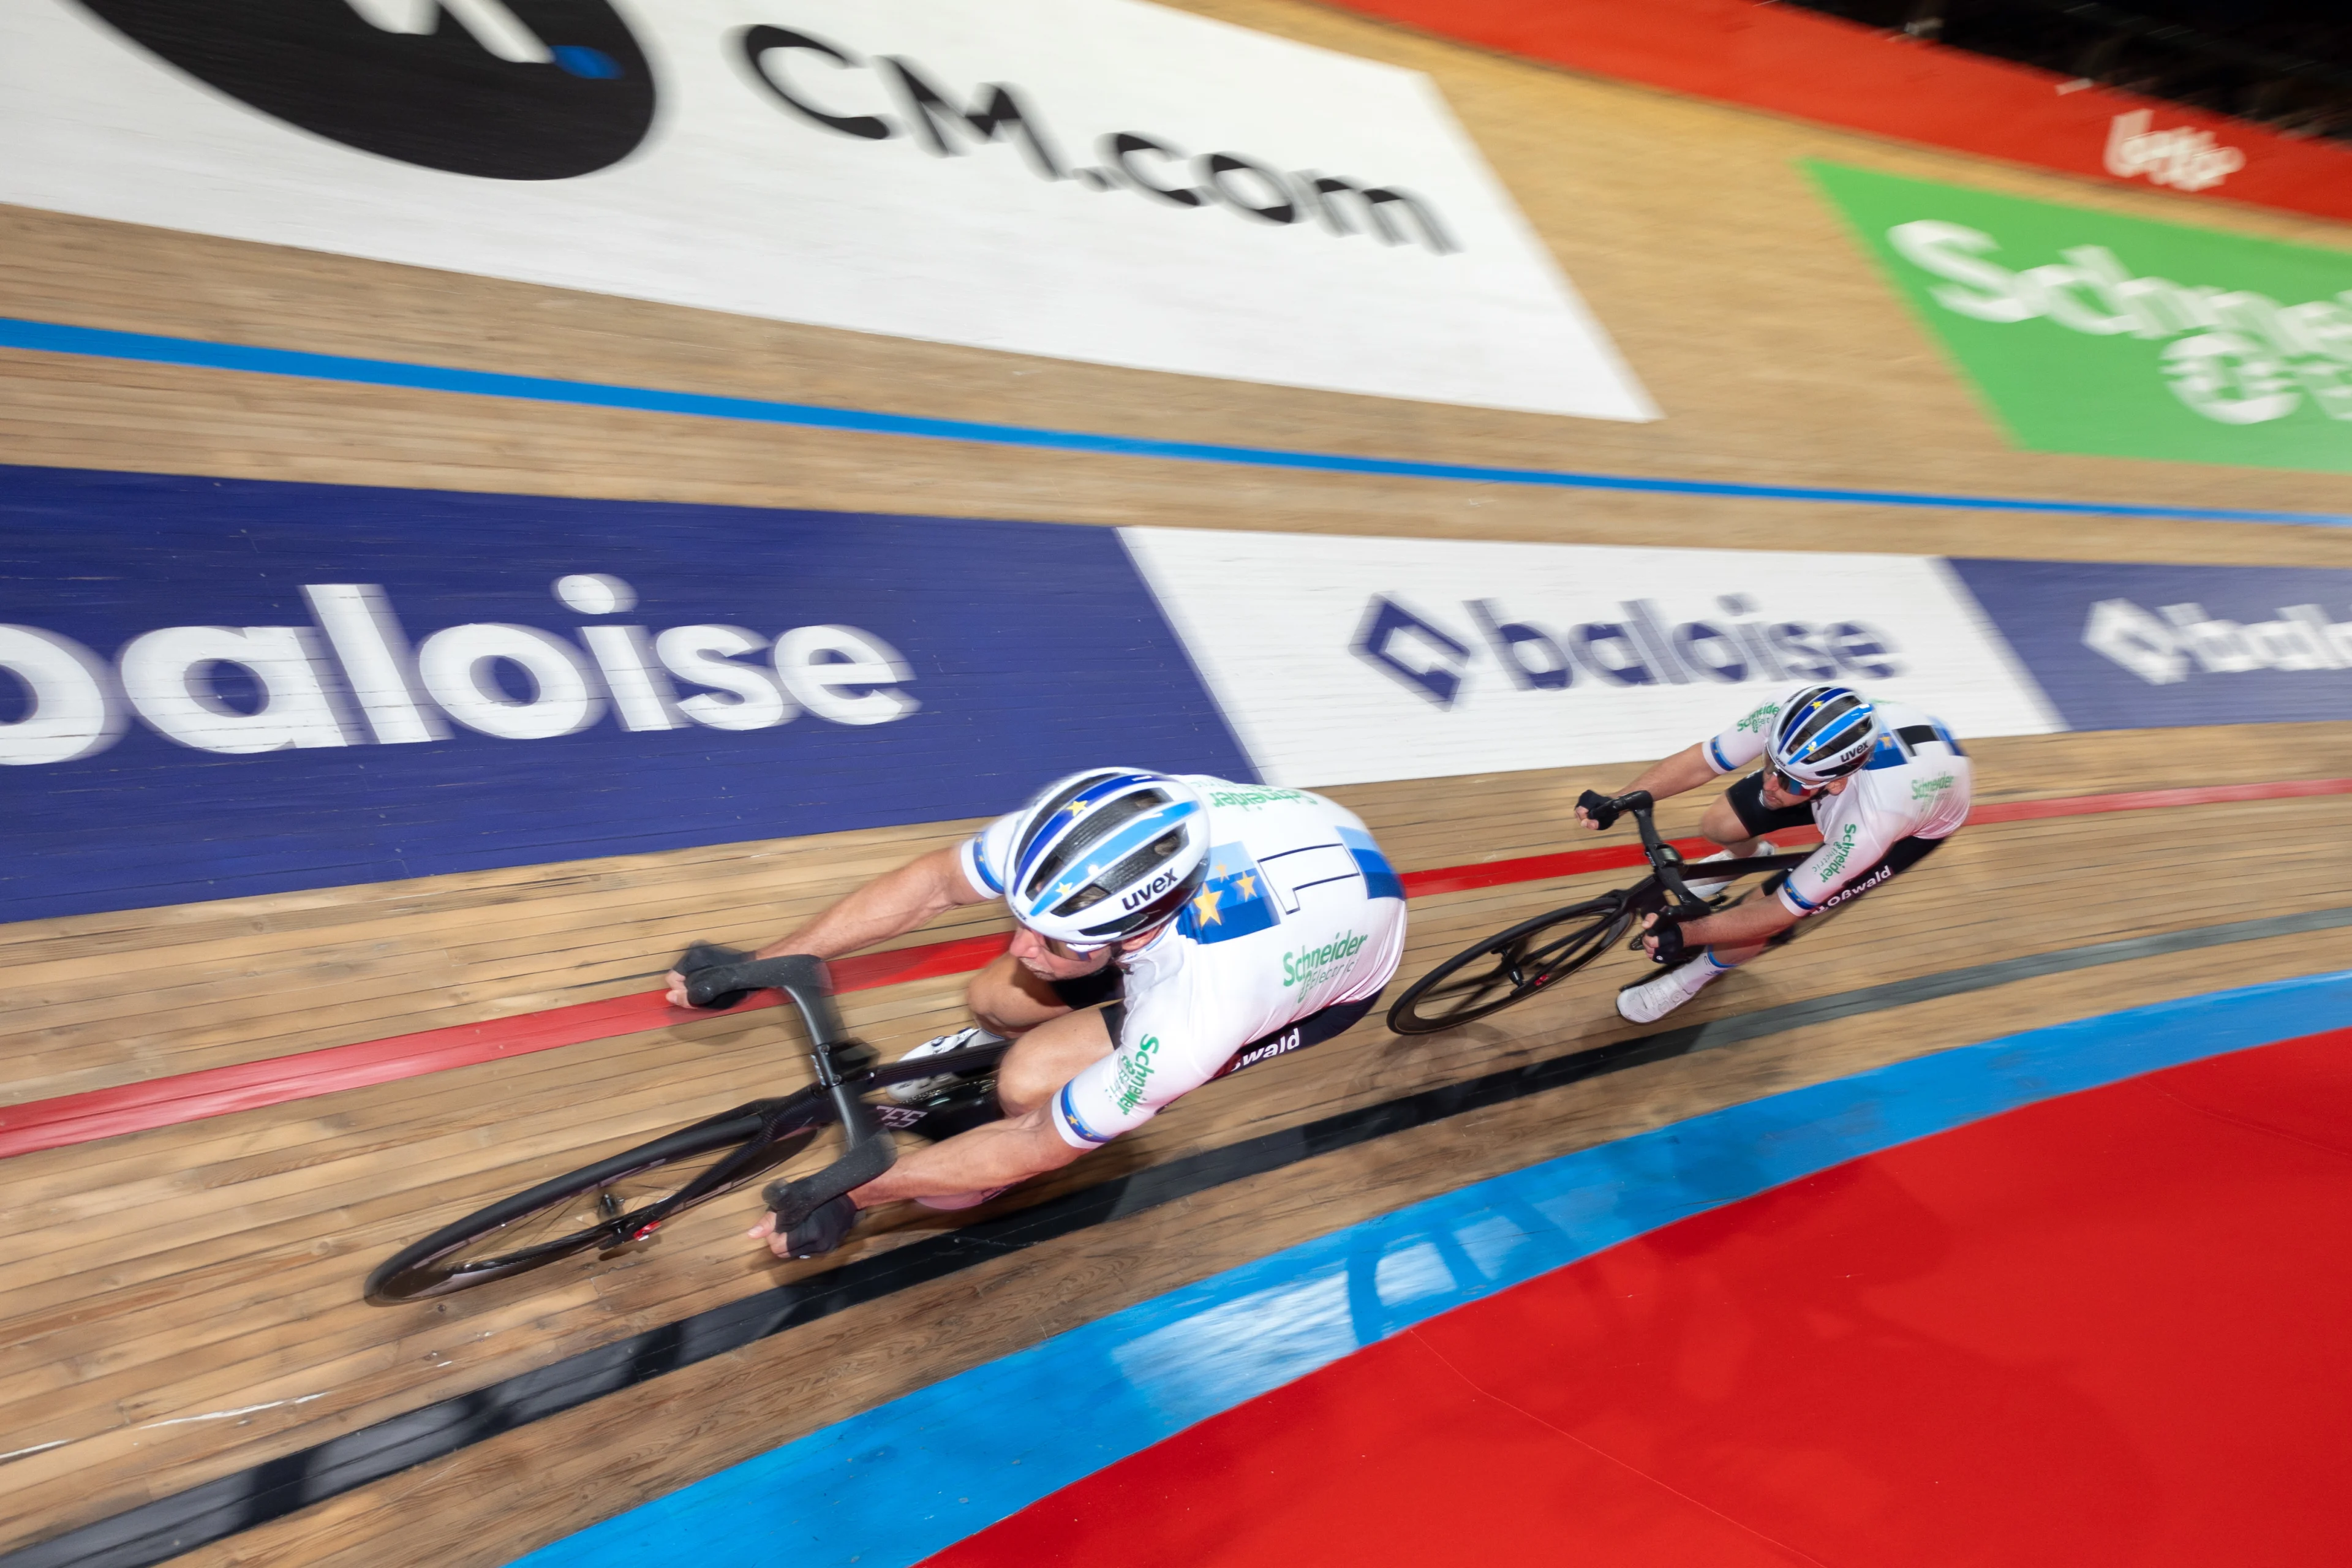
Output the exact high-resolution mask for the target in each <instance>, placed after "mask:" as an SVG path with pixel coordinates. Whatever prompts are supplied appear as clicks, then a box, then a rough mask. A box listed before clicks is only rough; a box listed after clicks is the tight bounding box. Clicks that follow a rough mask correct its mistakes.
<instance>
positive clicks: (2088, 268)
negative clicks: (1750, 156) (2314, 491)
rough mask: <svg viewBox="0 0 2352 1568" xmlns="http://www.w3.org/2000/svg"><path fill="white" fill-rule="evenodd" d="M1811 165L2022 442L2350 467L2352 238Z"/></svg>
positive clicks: (2136, 454)
mask: <svg viewBox="0 0 2352 1568" xmlns="http://www.w3.org/2000/svg"><path fill="white" fill-rule="evenodd" d="M1808 167H1809V169H1810V170H1811V174H1812V175H1813V178H1814V179H1816V180H1817V181H1819V182H1820V183H1821V185H1822V189H1824V190H1825V191H1827V192H1828V193H1829V195H1830V198H1831V199H1832V201H1834V202H1835V203H1836V204H1837V205H1838V206H1839V207H1840V208H1842V209H1843V211H1844V213H1845V216H1846V218H1847V220H1848V221H1849V222H1851V223H1852V224H1853V226H1854V227H1855V228H1856V229H1857V230H1859V231H1860V233H1861V235H1862V238H1863V241H1864V244H1866V245H1867V246H1869V247H1870V249H1871V251H1872V253H1873V254H1874V255H1875V256H1876V257H1877V258H1878V259H1879V261H1880V262H1881V263H1882V264H1883V265H1884V266H1885V268H1886V269H1887V271H1888V272H1890V273H1892V274H1893V275H1894V278H1895V283H1896V285H1897V286H1898V287H1899V288H1900V289H1902V290H1903V292H1904V295H1905V296H1906V298H1907V299H1909V300H1910V301H1911V303H1912V305H1913V306H1914V307H1915V308H1916V310H1918V311H1919V313H1920V314H1921V315H1922V316H1924V317H1926V318H1927V323H1928V325H1929V326H1930V327H1932V328H1933V329H1934V330H1935V331H1936V333H1937V335H1938V336H1939V337H1941V338H1942V339H1943V340H1944V343H1945V345H1946V346H1947V347H1948V348H1949V349H1950V350H1951V352H1952V354H1953V357H1955V358H1956V359H1958V361H1959V362H1960V365H1961V368H1962V369H1964V370H1965V371H1966V372H1967V373H1968V374H1969V376H1971V377H1972V378H1974V380H1975V381H1976V384H1977V385H1978V387H1979V389H1980V390H1981V391H1982V392H1983V393H1984V395H1985V396H1986V398H1987V399H1988V400H1989V401H1990V403H1991V404H1992V405H1993V407H1994V409H1995V410H1996V411H1998V413H1999V414H2000V418H2001V419H2002V420H2003V421H2004V422H2005V423H2006V424H2007V425H2008V426H2009V428H2010V430H2011V434H2013V435H2014V436H2015V437H2016V438H2017V441H2018V443H2019V444H2020V445H2021V446H2024V447H2032V448H2033V449H2034V450H2037V451H2042V452H2088V453H2095V454H2098V455H2100V456H2103V457H2115V458H2186V459H2189V460H2191V461H2196V462H2206V463H2238V464H2242V465H2245V466H2247V467H2251V468H2317V469H2322V470H2326V471H2329V472H2335V473H2352V252H2346V251H2335V250H2316V249H2313V248H2310V247H2305V246H2297V245H2281V244H2278V243H2275V242H2274V241H2271V240H2263V239H2247V238H2243V237H2240V236H2237V235H2232V234H2223V233H2221V232H2218V231H2216V230H2213V229H2206V228H2188V227H2182V226H2177V225H2173V224H2168V223H2150V222H2148V221H2147V220H2145V219H2142V218H2127V217H2116V216H2112V215H2110V214H2107V213H2103V212H2094V211H2091V210H2089V209H2087V208H2084V207H2071V206H2061V205H2057V204H2055V203H2052V202H2030V201H2022V200H2020V199H2018V198H2017V197H2014V196H1997V195H1988V194H1987V193H1985V192H1982V191H1974V190H1969V189H1967V188H1965V187H1962V186H1959V185H1945V184H1935V183H1932V182H1930V181H1927V180H1906V179H1901V178H1897V177H1896V176H1895V175H1892V174H1874V173H1873V172H1871V171H1868V170H1864V169H1852V168H1847V167H1845V166H1843V164H1837V163H1819V162H1809V163H1808Z"/></svg>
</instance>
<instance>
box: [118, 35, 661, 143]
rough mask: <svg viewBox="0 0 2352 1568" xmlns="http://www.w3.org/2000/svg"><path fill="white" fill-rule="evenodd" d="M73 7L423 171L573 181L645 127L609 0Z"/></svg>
mask: <svg viewBox="0 0 2352 1568" xmlns="http://www.w3.org/2000/svg"><path fill="white" fill-rule="evenodd" d="M81 4H82V5H84V6H85V7H87V8H88V9H89V10H90V11H92V12H94V13H96V14H97V15H98V16H100V17H102V18H103V19H104V20H105V21H106V22H108V23H109V24H110V25H111V26H114V27H116V28H118V29H119V30H121V32H123V33H125V34H128V35H129V36H130V37H131V38H133V39H135V40H137V41H138V42H139V43H141V44H143V45H145V46H146V47H148V48H150V49H152V50H153V51H154V52H155V53H156V54H159V55H161V56H163V58H165V59H167V60H169V61H171V62H172V64H173V65H175V66H177V67H179V68H181V69H182V70H184V71H186V72H187V73H188V74H189V75H191V76H194V77H195V78H197V79H199V80H201V81H203V82H205V83H206V84H207V85H209V86H211V87H214V88H217V89H219V90H221V91H222V92H225V93H227V94H229V95H230V96H231V97H233V98H236V99H239V100H243V101H244V102H246V103H247V104H249V105H251V106H252V107H253V108H255V109H257V110H261V111H262V112H263V113H265V114H269V115H274V116H276V117H277V118H278V119H279V120H283V121H287V122H288V123H289V124H291V125H299V126H300V127H301V128H302V129H303V130H305V131H309V132H315V133H317V134H318V135H320V136H325V137H329V138H331V139H332V140H334V141H337V142H341V143H343V144H344V145H345V146H347V147H357V148H359V149H360V150H361V151H362V152H367V153H381V154H382V155H383V156H384V157H387V158H397V159H399V160H400V161H401V162H403V163H418V164H422V165H423V166H424V167H425V168H428V169H446V170H447V171H449V172H450V173H451V174H478V175H481V176H483V177H485V178H487V179H493V180H568V179H572V178H573V177H574V176H576V175H580V174H593V173H594V172H595V171H596V170H598V169H602V168H605V167H607V166H608V165H611V164H613V163H619V162H620V161H621V160H622V159H623V158H625V157H627V156H628V155H629V153H631V152H633V151H634V150H635V148H636V145H637V143H639V142H643V141H644V140H645V137H646V131H647V130H649V129H650V128H651V127H652V125H653V119H654V79H653V71H652V70H651V68H649V67H648V66H647V65H646V57H645V53H644V51H643V50H641V49H639V48H638V47H637V41H636V39H635V37H631V36H630V33H629V28H628V25H627V24H626V23H625V22H624V21H622V20H621V17H620V15H619V13H617V12H616V11H614V9H613V7H612V5H610V4H608V3H607V0H204V3H201V4H192V3H191V0H81Z"/></svg>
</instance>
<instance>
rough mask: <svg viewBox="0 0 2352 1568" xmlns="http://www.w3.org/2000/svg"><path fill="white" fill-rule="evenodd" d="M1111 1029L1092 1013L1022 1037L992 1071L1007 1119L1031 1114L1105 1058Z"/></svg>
mask: <svg viewBox="0 0 2352 1568" xmlns="http://www.w3.org/2000/svg"><path fill="white" fill-rule="evenodd" d="M1113 1043H1114V1042H1113V1041H1112V1039H1111V1037H1110V1029H1109V1027H1108V1025H1106V1024H1105V1022H1104V1021H1103V1016H1102V1014H1101V1013H1100V1012H1099V1011H1098V1010H1096V1009H1091V1008H1089V1009H1087V1010H1086V1011H1084V1012H1078V1013H1070V1014H1066V1015H1065V1016H1062V1017H1059V1018H1055V1019H1054V1020H1052V1021H1051V1022H1050V1023H1047V1024H1045V1025H1042V1026H1039V1027H1037V1028H1035V1029H1033V1030H1031V1031H1030V1032H1029V1033H1028V1034H1025V1035H1024V1036H1022V1037H1021V1043H1020V1044H1018V1045H1016V1046H1014V1047H1013V1048H1012V1049H1011V1050H1009V1051H1007V1052H1006V1053H1005V1054H1004V1061H1003V1065H1002V1066H1000V1067H999V1068H997V1069H996V1098H997V1100H998V1101H999V1102H1000V1103H1002V1104H1003V1107H1004V1109H1005V1110H1006V1111H1007V1113H1009V1114H1011V1115H1015V1116H1018V1115H1021V1114H1024V1112H1027V1111H1029V1110H1034V1109H1035V1108H1037V1107H1038V1106H1041V1105H1043V1104H1045V1102H1046V1101H1047V1100H1051V1099H1053V1098H1054V1096H1055V1094H1057V1093H1059V1092H1060V1090H1061V1088H1062V1086H1063V1085H1064V1084H1066V1083H1067V1082H1069V1081H1070V1080H1071V1079H1074V1078H1076V1077H1077V1076H1078V1074H1080V1073H1082V1072H1084V1071H1086V1070H1087V1068H1090V1067H1092V1066H1094V1064H1095V1063H1097V1062H1098V1061H1100V1060H1102V1058H1105V1057H1107V1056H1108V1055H1110V1053H1111V1047H1112V1045H1113Z"/></svg>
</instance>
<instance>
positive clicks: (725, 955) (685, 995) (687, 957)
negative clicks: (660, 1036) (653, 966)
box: [662, 942, 751, 1010]
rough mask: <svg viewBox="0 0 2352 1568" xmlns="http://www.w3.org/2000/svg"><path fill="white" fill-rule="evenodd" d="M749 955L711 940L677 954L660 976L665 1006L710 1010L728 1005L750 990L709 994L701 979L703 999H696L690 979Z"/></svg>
mask: <svg viewBox="0 0 2352 1568" xmlns="http://www.w3.org/2000/svg"><path fill="white" fill-rule="evenodd" d="M750 957H751V954H750V953H748V952H737V951H736V950H735V949H734V948H731V947H720V946H718V945H717V944H716V943H713V942H696V943H695V944H694V945H693V946H692V947H689V948H688V949H687V950H686V951H685V952H683V953H681V954H679V955H678V960H677V964H676V965H675V966H674V967H673V968H672V969H671V970H670V972H669V973H667V974H666V975H664V976H663V977H662V988H663V989H662V994H663V995H664V996H665V997H667V999H668V1001H669V1005H671V1006H673V1007H707V1008H711V1009H714V1010H716V1009H718V1008H721V1007H732V1006H734V1005H736V1004H737V1003H739V1002H740V1001H742V1000H743V998H744V997H746V996H749V995H750V994H751V993H750V992H749V991H722V992H719V993H717V994H712V993H711V990H710V985H709V981H708V980H705V981H704V984H703V985H702V991H703V993H704V994H703V999H702V1000H701V1001H700V1002H697V1001H695V1000H694V986H693V981H694V980H695V979H696V978H698V977H701V976H704V975H705V974H706V973H708V972H709V971H710V970H714V969H722V968H726V967H729V966H730V965H733V964H738V963H742V962H743V961H744V960H745V959H748V958H750Z"/></svg>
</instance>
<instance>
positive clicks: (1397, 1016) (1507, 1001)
mask: <svg viewBox="0 0 2352 1568" xmlns="http://www.w3.org/2000/svg"><path fill="white" fill-rule="evenodd" d="M1632 923H1633V912H1632V911H1631V910H1628V909H1627V908H1626V907H1625V900H1624V896H1623V895H1622V894H1621V893H1609V894H1605V895H1603V896H1602V897H1601V898H1598V899H1592V900H1588V901H1586V902H1584V903H1581V904H1570V906H1569V907H1568V908H1566V909H1564V910H1552V911H1550V912H1549V914H1540V915H1538V916H1536V917H1535V919H1533V920H1529V921H1520V922H1519V923H1518V924H1517V925H1515V926H1513V927H1511V928H1510V929H1509V930H1508V931H1496V933H1495V934H1494V935H1493V936H1490V937H1488V938H1487V939H1486V941H1484V942H1480V943H1479V944H1478V945H1477V946H1475V947H1473V948H1469V949H1467V950H1465V951H1464V952H1457V953H1455V954H1454V956H1453V957H1452V958H1449V959H1447V960H1446V961H1445V962H1444V963H1441V964H1439V965H1438V966H1437V967H1436V968H1435V969H1433V970H1431V971H1430V972H1429V973H1426V974H1424V975H1423V976H1422V977H1421V978H1420V979H1419V980H1416V981H1414V982H1413V984H1412V986H1411V987H1410V988H1408V989H1407V990H1406V992H1405V994H1403V995H1402V996H1400V997H1398V998H1397V999H1396V1005H1394V1006H1392V1007H1391V1008H1390V1009H1389V1027H1390V1028H1391V1030H1393V1031H1395V1032H1396V1033H1397V1034H1400V1035H1432V1034H1435V1033H1436V1032H1437V1031H1438V1030H1440V1029H1451V1028H1454V1026H1457V1025H1461V1024H1467V1023H1469V1022H1470V1021H1471V1020H1473V1019H1475V1018H1483V1017H1486V1016H1487V1015H1488V1014H1490V1013H1499V1012H1501V1011H1502V1010H1503V1009H1504V1008H1506V1007H1507V1006H1509V1005H1511V1004H1512V1003H1514V1002H1517V1001H1518V1000H1519V999H1521V998H1522V997H1526V996H1532V995H1534V994H1536V993H1537V992H1538V991H1540V990H1542V989H1543V988H1544V987H1546V986H1548V985H1550V984H1554V983H1555V982H1557V981H1559V980H1561V979H1563V978H1565V977H1566V976H1568V975H1570V974H1573V973H1576V972H1577V971H1578V970H1580V969H1581V968H1583V967H1584V966H1585V965H1586V964H1588V963H1591V962H1592V961H1593V960H1594V959H1595V958H1598V957H1599V956H1600V955H1601V952H1603V951H1604V950H1606V949H1607V947H1608V946H1609V944H1610V943H1611V942H1615V941H1616V940H1617V939H1618V938H1619V937H1620V936H1622V935H1623V934H1624V931H1625V928H1626V927H1627V926H1629V925H1631V924H1632Z"/></svg>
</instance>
